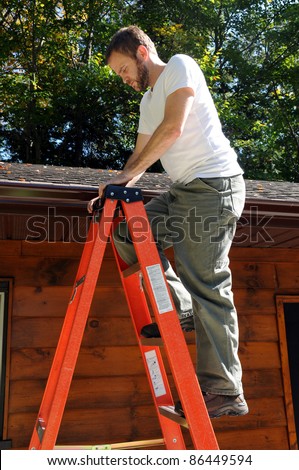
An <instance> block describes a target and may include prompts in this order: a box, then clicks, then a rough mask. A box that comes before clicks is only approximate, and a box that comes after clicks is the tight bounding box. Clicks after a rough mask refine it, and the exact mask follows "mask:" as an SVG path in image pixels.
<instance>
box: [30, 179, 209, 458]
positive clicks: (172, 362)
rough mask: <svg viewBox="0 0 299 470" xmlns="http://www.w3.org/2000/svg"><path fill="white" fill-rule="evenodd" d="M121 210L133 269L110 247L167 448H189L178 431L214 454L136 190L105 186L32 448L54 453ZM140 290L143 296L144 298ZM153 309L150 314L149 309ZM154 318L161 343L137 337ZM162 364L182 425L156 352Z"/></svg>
mask: <svg viewBox="0 0 299 470" xmlns="http://www.w3.org/2000/svg"><path fill="white" fill-rule="evenodd" d="M119 206H120V207H121V209H122V214H123V215H124V216H125V218H126V221H127V224H128V227H129V230H130V235H131V238H132V241H133V244H134V248H135V251H136V255H137V259H138V263H137V264H136V265H133V266H130V267H128V266H127V265H126V264H125V263H124V262H123V261H122V260H121V259H120V257H119V256H118V254H117V252H116V249H115V247H114V244H113V241H112V246H113V249H114V254H115V257H116V260H117V266H118V269H119V273H120V277H121V280H122V284H123V288H124V292H125V295H126V299H127V302H128V306H129V309H130V313H131V317H132V321H133V325H134V329H135V333H136V337H137V341H138V344H139V347H140V351H141V354H142V358H143V361H144V365H145V370H146V373H147V377H148V380H149V384H150V389H151V392H152V396H153V400H154V403H155V407H156V411H157V415H158V418H159V422H160V427H161V431H162V436H163V443H164V446H165V448H166V449H173V450H181V449H186V444H185V440H184V437H183V433H182V429H181V425H183V426H185V427H188V428H189V432H190V436H191V438H192V442H193V446H194V449H208V450H213V449H218V444H217V440H216V437H215V434H214V431H213V428H212V425H211V421H210V418H209V415H208V412H207V409H206V406H205V402H204V399H203V397H202V393H201V390H200V387H199V384H198V380H197V377H196V374H195V370H194V366H193V363H192V360H191V358H190V354H189V350H188V347H187V344H186V341H185V337H184V334H183V332H182V330H181V327H180V323H179V321H178V318H177V313H176V311H175V308H174V305H173V301H172V298H171V294H170V291H169V288H168V285H167V282H166V279H165V276H164V271H163V268H162V265H161V261H160V257H159V254H158V251H157V248H156V245H155V242H154V239H153V235H152V232H151V229H150V226H149V222H148V218H147V215H146V211H145V209H144V205H143V198H142V193H141V190H140V189H139V188H126V187H122V186H112V185H109V186H107V188H106V192H105V200H104V203H103V206H102V208H100V209H98V210H95V211H94V214H93V218H92V222H91V224H90V227H89V232H88V237H87V240H86V243H85V245H84V249H83V253H82V257H81V260H80V264H79V268H78V272H77V276H76V279H75V283H74V286H73V291H72V295H71V298H70V301H69V304H68V308H67V312H66V316H65V320H64V324H63V327H62V331H61V334H60V338H59V341H58V345H57V349H56V353H55V356H54V359H53V363H52V367H51V370H50V374H49V377H48V381H47V385H46V388H45V392H44V396H43V399H42V402H41V406H40V409H39V412H38V416H37V419H36V423H35V427H34V430H33V434H32V438H31V441H30V446H29V449H36V450H39V449H40V450H41V449H43V450H46V449H54V448H55V444H56V439H57V435H58V432H59V428H60V424H61V420H62V417H63V413H64V408H65V404H66V401H67V397H68V393H69V388H70V385H71V382H72V377H73V373H74V369H75V366H76V362H77V357H78V354H79V349H80V346H81V342H82V337H83V333H84V329H85V326H86V322H87V318H88V314H89V310H90V306H91V302H92V299H93V294H94V290H95V287H96V284H97V280H98V276H99V272H100V269H101V265H102V261H103V258H104V253H105V248H106V245H107V242H108V240H109V238H111V239H112V237H110V234H111V231H112V230H113V227H114V224H115V216H116V210H117V209H118V207H119ZM145 291H146V293H147V296H146V295H145ZM149 304H150V306H151V310H150V308H149ZM151 312H152V313H153V315H154V318H155V320H154V321H155V322H156V323H157V324H158V327H159V330H160V333H161V339H158V340H157V341H156V339H154V340H155V341H156V344H154V345H152V343H153V339H152V338H151V339H150V340H147V339H145V338H142V337H141V335H140V332H141V329H142V327H143V326H144V325H147V324H149V323H151V321H152V316H151ZM159 341H160V343H161V341H162V346H163V347H164V348H165V353H166V358H167V361H168V363H169V367H170V370H171V373H172V376H173V379H174V384H175V386H176V389H177V392H178V395H179V398H180V400H181V403H182V406H183V409H184V413H185V417H186V419H184V418H182V417H180V416H179V415H178V414H177V413H175V411H174V401H173V398H172V394H171V390H170V385H169V382H168V378H167V374H166V371H165V366H164V363H163V359H162V354H161V351H160V346H161V345H159Z"/></svg>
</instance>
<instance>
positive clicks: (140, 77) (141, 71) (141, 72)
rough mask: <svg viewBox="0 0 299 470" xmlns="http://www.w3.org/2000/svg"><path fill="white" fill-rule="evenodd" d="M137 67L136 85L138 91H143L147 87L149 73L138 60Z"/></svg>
mask: <svg viewBox="0 0 299 470" xmlns="http://www.w3.org/2000/svg"><path fill="white" fill-rule="evenodd" d="M136 65H137V80H136V81H137V84H138V88H139V91H145V90H147V88H148V87H149V86H150V85H149V71H148V69H147V68H146V66H145V65H144V64H143V63H142V62H141V60H140V59H138V58H137V59H136Z"/></svg>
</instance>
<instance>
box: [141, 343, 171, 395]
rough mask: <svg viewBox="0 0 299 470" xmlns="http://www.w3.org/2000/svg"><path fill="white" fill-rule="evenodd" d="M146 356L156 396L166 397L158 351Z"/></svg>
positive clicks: (150, 352)
mask: <svg viewBox="0 0 299 470" xmlns="http://www.w3.org/2000/svg"><path fill="white" fill-rule="evenodd" d="M144 355H145V359H146V362H147V367H148V370H149V373H150V377H151V381H152V385H153V388H154V392H155V396H156V397H161V396H162V395H166V390H165V386H164V382H163V377H162V374H161V369H160V366H159V362H158V358H157V354H156V351H155V350H152V351H147V352H146V353H145V354H144Z"/></svg>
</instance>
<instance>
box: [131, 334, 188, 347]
mask: <svg viewBox="0 0 299 470" xmlns="http://www.w3.org/2000/svg"><path fill="white" fill-rule="evenodd" d="M183 333H184V337H185V341H186V343H187V344H193V343H194V338H193V335H192V336H191V334H192V333H191V334H190V333H185V332H183ZM140 343H141V344H142V345H143V346H163V345H164V342H163V340H162V338H145V337H144V336H140Z"/></svg>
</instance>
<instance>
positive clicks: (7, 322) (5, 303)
mask: <svg viewBox="0 0 299 470" xmlns="http://www.w3.org/2000/svg"><path fill="white" fill-rule="evenodd" d="M12 290H13V281H12V279H9V278H3V277H1V278H0V295H1V297H2V301H1V304H2V310H3V311H2V322H1V324H0V329H1V331H0V337H2V340H3V342H2V345H1V350H0V361H1V368H0V391H1V398H0V400H1V401H0V426H1V429H0V432H1V434H0V448H7V446H6V445H4V444H5V443H4V441H6V440H7V439H8V399H9V382H10V350H11V317H12ZM0 321H1V319H0Z"/></svg>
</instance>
